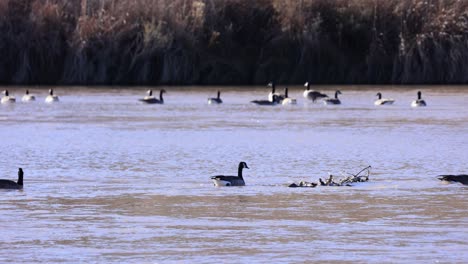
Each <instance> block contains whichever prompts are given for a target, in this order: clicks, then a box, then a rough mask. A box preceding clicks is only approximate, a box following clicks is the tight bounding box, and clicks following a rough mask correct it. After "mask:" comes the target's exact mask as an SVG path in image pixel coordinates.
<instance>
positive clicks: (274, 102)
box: [251, 94, 280, 105]
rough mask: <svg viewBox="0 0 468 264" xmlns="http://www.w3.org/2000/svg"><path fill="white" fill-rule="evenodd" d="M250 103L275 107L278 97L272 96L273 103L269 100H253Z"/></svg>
mask: <svg viewBox="0 0 468 264" xmlns="http://www.w3.org/2000/svg"><path fill="white" fill-rule="evenodd" d="M251 103H254V104H257V105H277V104H279V103H280V102H279V99H278V96H277V95H276V94H275V95H273V101H270V100H253V101H251Z"/></svg>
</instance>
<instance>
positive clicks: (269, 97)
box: [268, 82, 284, 102]
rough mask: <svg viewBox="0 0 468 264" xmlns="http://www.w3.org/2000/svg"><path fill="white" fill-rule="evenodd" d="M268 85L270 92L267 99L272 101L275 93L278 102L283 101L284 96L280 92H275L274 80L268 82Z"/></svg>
mask: <svg viewBox="0 0 468 264" xmlns="http://www.w3.org/2000/svg"><path fill="white" fill-rule="evenodd" d="M268 87H271V92H270V93H269V94H268V101H270V102H273V101H274V100H273V96H275V95H276V96H277V97H278V98H277V100H278V102H281V101H283V99H284V96H282V95H281V94H279V93H277V92H276V85H275V83H274V82H270V83H269V84H268Z"/></svg>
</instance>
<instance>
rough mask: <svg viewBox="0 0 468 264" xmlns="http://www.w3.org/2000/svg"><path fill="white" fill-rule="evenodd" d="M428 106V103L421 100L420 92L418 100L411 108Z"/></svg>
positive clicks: (412, 103) (419, 92)
mask: <svg viewBox="0 0 468 264" xmlns="http://www.w3.org/2000/svg"><path fill="white" fill-rule="evenodd" d="M420 106H426V101H424V100H423V99H421V91H418V99H417V100H414V101H413V102H411V107H420Z"/></svg>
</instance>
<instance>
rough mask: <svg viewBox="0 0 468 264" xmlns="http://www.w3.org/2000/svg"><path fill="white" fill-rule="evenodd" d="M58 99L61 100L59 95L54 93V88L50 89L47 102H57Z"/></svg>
mask: <svg viewBox="0 0 468 264" xmlns="http://www.w3.org/2000/svg"><path fill="white" fill-rule="evenodd" d="M58 101H59V98H58V96H57V95H55V94H54V90H53V89H49V95H48V96H47V97H46V99H45V102H46V103H48V104H51V103H56V102H58Z"/></svg>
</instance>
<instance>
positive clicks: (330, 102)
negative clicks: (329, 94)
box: [323, 90, 341, 105]
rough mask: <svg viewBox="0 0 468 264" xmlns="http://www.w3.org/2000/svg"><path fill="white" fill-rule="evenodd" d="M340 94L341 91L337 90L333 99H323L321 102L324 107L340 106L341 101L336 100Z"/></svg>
mask: <svg viewBox="0 0 468 264" xmlns="http://www.w3.org/2000/svg"><path fill="white" fill-rule="evenodd" d="M339 94H341V91H340V90H337V91H336V92H335V98H325V99H323V102H324V103H325V104H326V105H339V104H341V101H340V99H338V95H339Z"/></svg>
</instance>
